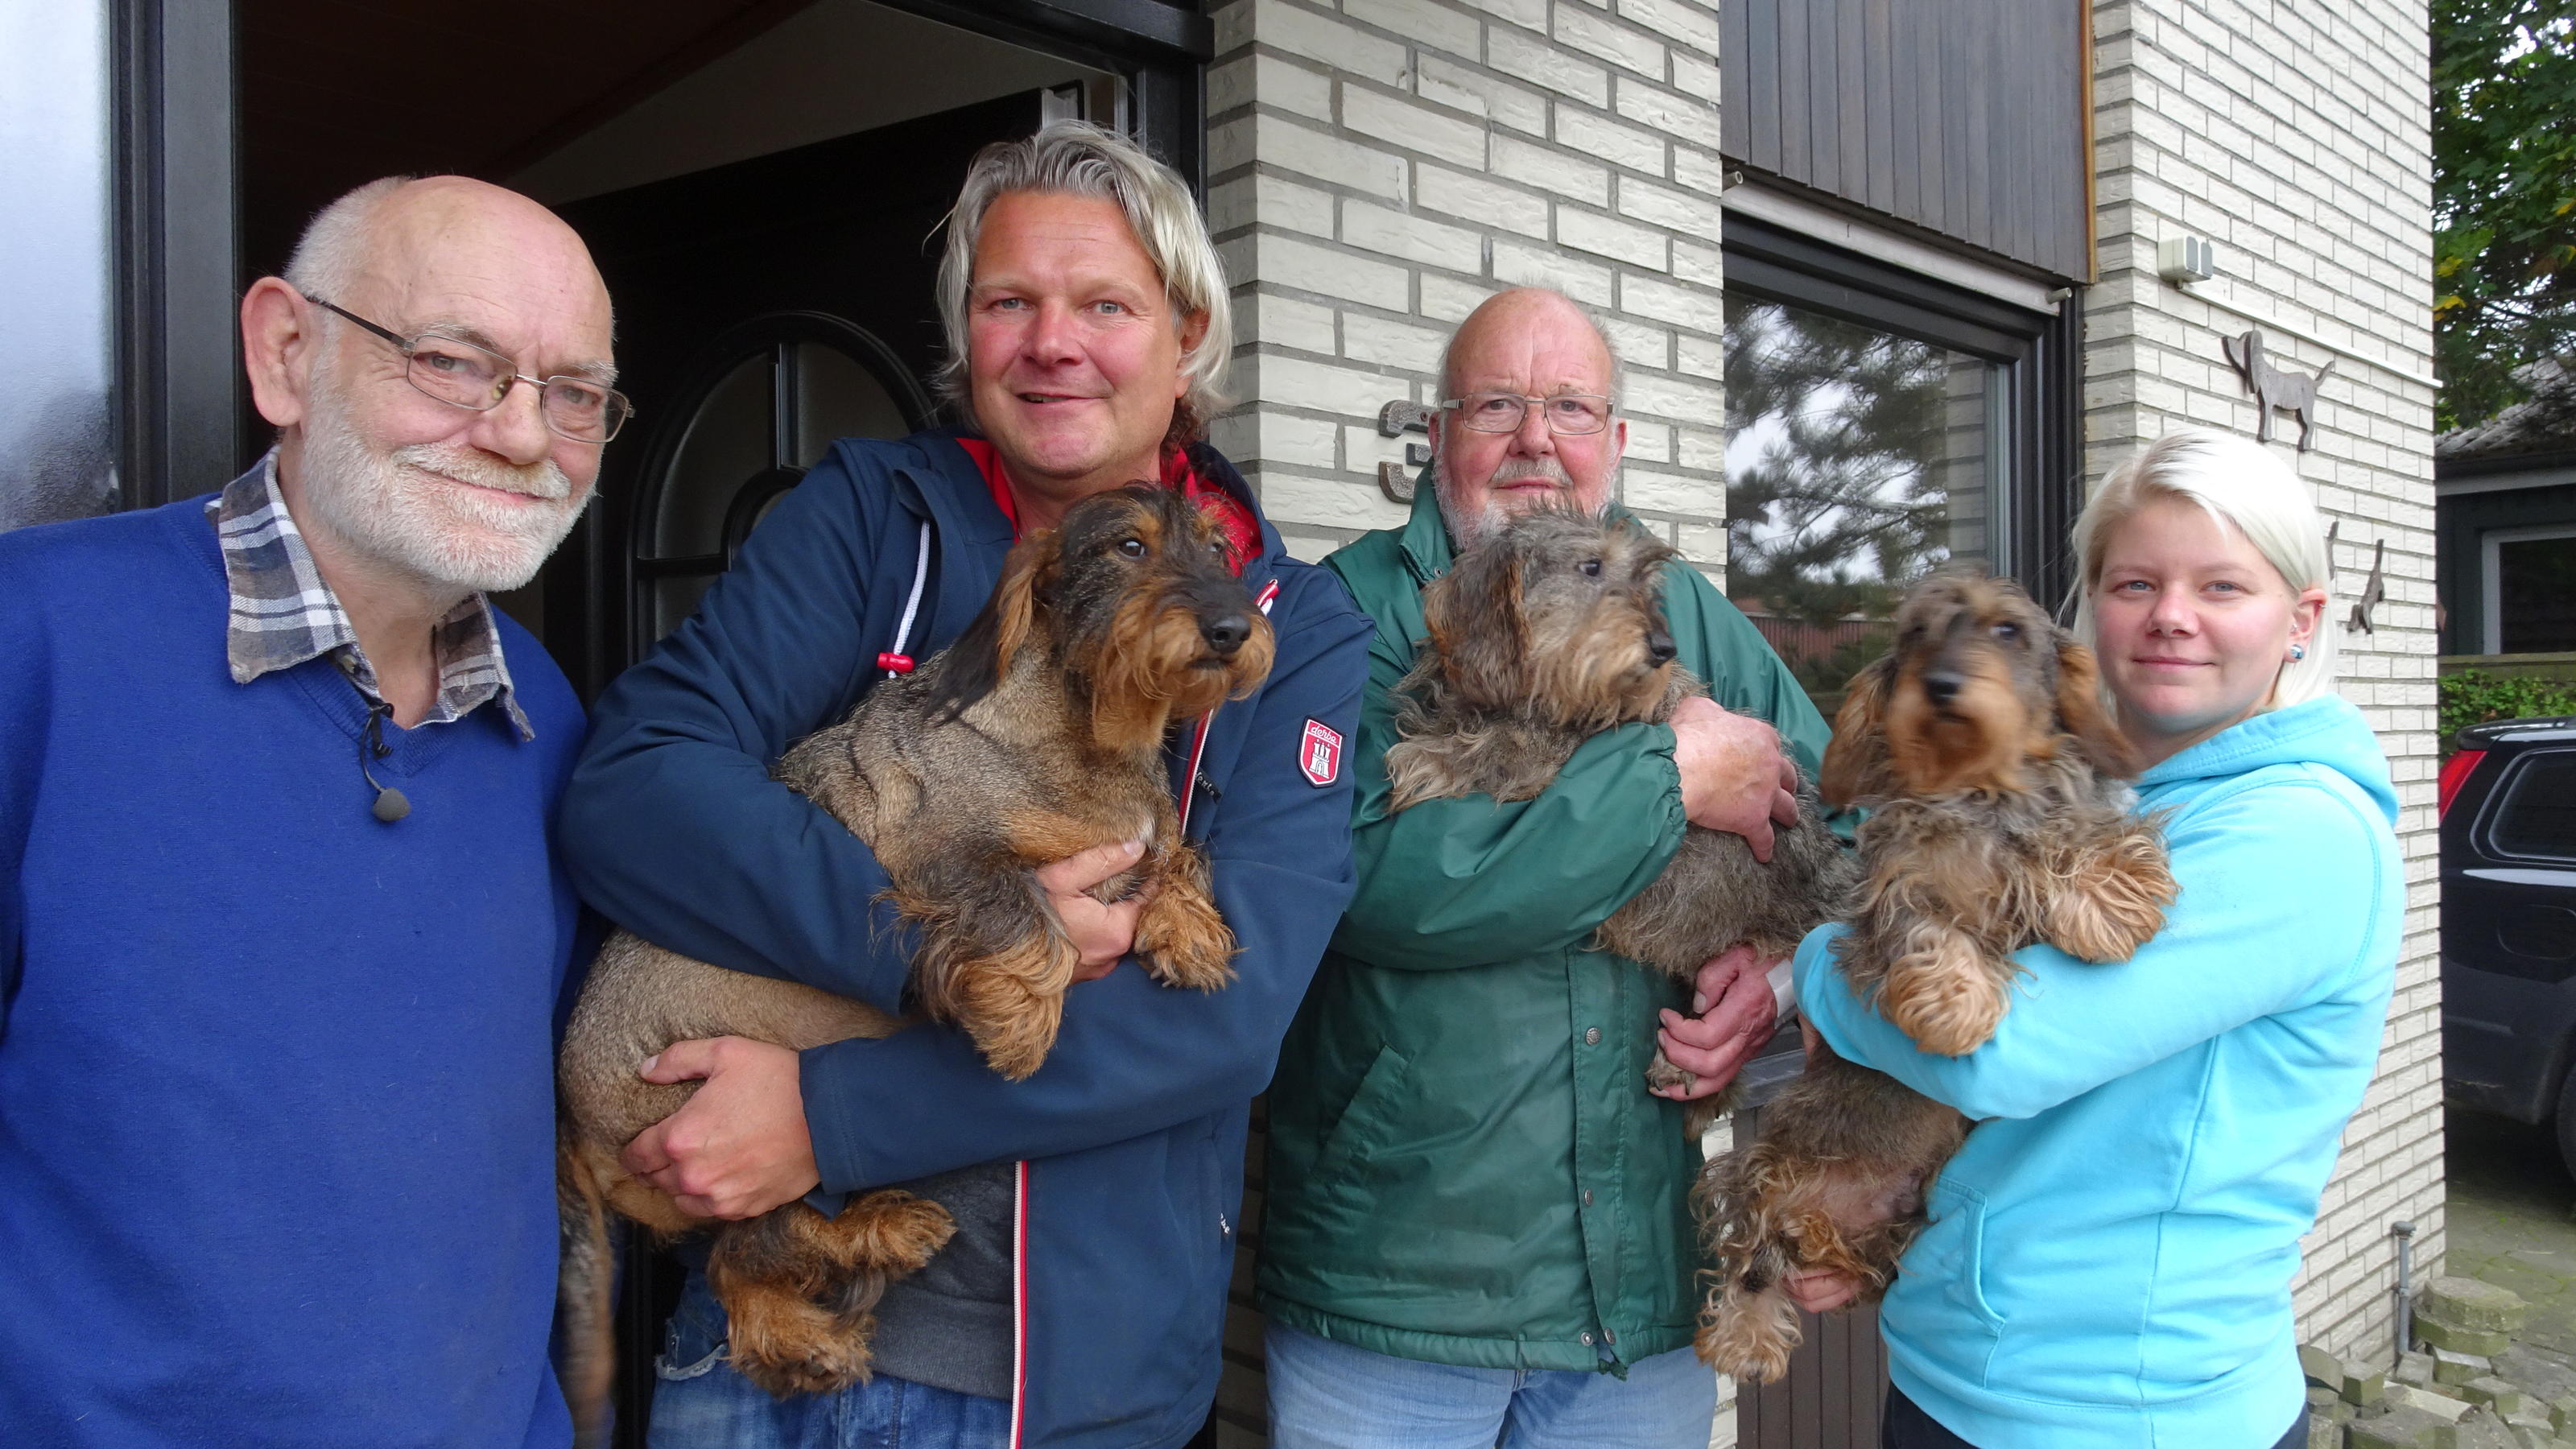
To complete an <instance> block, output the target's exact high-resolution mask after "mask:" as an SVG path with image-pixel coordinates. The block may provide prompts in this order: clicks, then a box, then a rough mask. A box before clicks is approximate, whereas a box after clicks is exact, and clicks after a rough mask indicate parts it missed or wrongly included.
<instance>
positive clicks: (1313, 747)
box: [1297, 719, 1342, 785]
mask: <svg viewBox="0 0 2576 1449" xmlns="http://www.w3.org/2000/svg"><path fill="white" fill-rule="evenodd" d="M1297 768H1298V769H1300V770H1302V771H1304V772H1305V774H1306V779H1307V781H1308V782H1309V783H1311V784H1316V785H1329V784H1331V783H1333V782H1334V781H1335V780H1338V779H1340V778H1341V777H1342V732H1341V731H1340V730H1337V729H1334V728H1333V727H1332V726H1331V725H1328V724H1326V723H1324V722H1323V721H1322V720H1319V719H1310V720H1308V721H1306V736H1305V738H1304V739H1301V740H1299V741H1298V742H1297Z"/></svg>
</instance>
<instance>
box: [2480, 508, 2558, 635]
mask: <svg viewBox="0 0 2576 1449" xmlns="http://www.w3.org/2000/svg"><path fill="white" fill-rule="evenodd" d="M2553 538H2576V521H2571V522H2567V523H2529V524H2518V525H2517V524H2507V525H2504V526H2502V527H2498V528H2481V529H2479V530H2478V592H2479V595H2480V598H2479V600H2478V603H2479V606H2480V607H2479V612H2480V613H2481V614H2482V615H2484V617H2483V618H2481V619H2480V620H2479V621H2478V628H2479V631H2480V635H2481V637H2480V638H2479V640H2478V642H2479V643H2480V644H2482V645H2483V646H2485V647H2484V648H2483V649H2481V650H2480V651H2479V652H2481V653H2484V654H2502V653H2504V652H2505V648H2504V549H2503V547H2502V546H2503V545H2505V544H2508V543H2543V542H2546V541H2548V540H2550V539H2553Z"/></svg>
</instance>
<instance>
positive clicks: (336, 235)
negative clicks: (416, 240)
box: [279, 176, 420, 305]
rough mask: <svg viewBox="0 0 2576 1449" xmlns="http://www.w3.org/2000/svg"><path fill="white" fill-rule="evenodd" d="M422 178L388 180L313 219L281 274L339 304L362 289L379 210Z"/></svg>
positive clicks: (305, 291)
mask: <svg viewBox="0 0 2576 1449" xmlns="http://www.w3.org/2000/svg"><path fill="white" fill-rule="evenodd" d="M419 179H420V178H418V177H416V176H387V177H385V178H383V179H382V180H379V181H370V182H368V183H367V184H366V185H364V186H361V187H359V188H358V189H357V190H355V191H352V192H350V193H349V194H347V195H346V196H343V197H341V198H340V199H339V200H337V201H334V202H332V203H331V204H330V205H329V206H326V207H324V208H322V209H321V210H320V211H317V212H315V213H314V214H313V219H312V220H311V221H309V222H306V223H305V224H304V235H302V236H300V237H298V238H296V240H295V254H294V255H293V256H290V257H288V258H287V259H286V270H285V271H284V272H282V273H280V274H279V275H281V276H283V277H285V278H286V281H287V284H288V285H289V286H292V287H293V288H295V290H297V291H299V292H302V293H303V294H304V295H305V296H307V297H321V298H323V299H325V300H327V301H332V302H339V301H340V300H341V299H342V298H343V297H345V296H346V295H347V294H348V293H349V292H350V290H351V289H353V288H354V287H356V285H357V282H358V277H359V274H360V273H362V272H364V271H365V270H366V267H367V251H368V248H369V246H370V245H371V244H372V242H373V240H374V237H373V233H374V230H375V219H376V208H377V207H379V206H381V205H383V204H384V201H385V198H387V197H389V196H391V195H393V194H394V193H395V192H396V191H399V190H401V189H402V188H403V187H405V186H407V185H409V184H411V183H412V182H414V181H417V180H419ZM344 305H345V304H344Z"/></svg>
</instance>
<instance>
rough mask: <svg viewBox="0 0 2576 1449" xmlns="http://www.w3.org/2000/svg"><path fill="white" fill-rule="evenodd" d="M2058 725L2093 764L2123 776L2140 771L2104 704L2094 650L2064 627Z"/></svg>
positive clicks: (2059, 638)
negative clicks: (2076, 638) (2080, 642)
mask: <svg viewBox="0 0 2576 1449" xmlns="http://www.w3.org/2000/svg"><path fill="white" fill-rule="evenodd" d="M2057 726H2058V728H2059V729H2061V730H2064V731H2065V732H2066V733H2067V734H2070V735H2073V736H2074V737H2075V744H2076V747H2077V748H2078V749H2080V750H2082V751H2083V752H2084V757H2085V758H2086V759H2087V760H2090V761H2091V762H2092V764H2093V768H2094V769H2095V770H2097V771H2099V772H2100V773H2102V774H2105V775H2116V776H2119V777H2121V778H2123V779H2125V778H2127V777H2129V776H2132V775H2135V774H2137V773H2138V757H2137V754H2136V752H2135V751H2133V750H2131V749H2130V748H2129V740H2128V737H2127V736H2126V735H2123V734H2121V733H2120V727H2119V726H2118V725H2117V724H2115V723H2113V722H2112V719H2111V716H2110V714H2109V712H2108V711H2106V710H2104V709H2103V708H2102V671H2101V667H2100V666H2099V665H2098V664H2096V663H2095V662H2094V659H2093V651H2092V650H2090V649H2087V648H2085V647H2084V646H2083V645H2081V644H2078V643H2076V642H2075V638H2074V636H2073V635H2071V634H2068V633H2067V632H2065V631H2064V630H2062V629H2061V630H2059V631H2058V634H2057Z"/></svg>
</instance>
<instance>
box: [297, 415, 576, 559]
mask: <svg viewBox="0 0 2576 1449" xmlns="http://www.w3.org/2000/svg"><path fill="white" fill-rule="evenodd" d="M424 469H425V470H428V471H430V472H435V473H443V474H446V475H447V476H449V477H452V478H459V479H463V480H464V481H466V482H468V483H473V484H476V485H479V486H481V487H485V488H498V489H503V490H506V491H508V492H512V493H520V494H525V495H527V496H528V497H531V498H539V499H544V500H547V503H548V505H549V506H546V507H540V508H528V507H524V506H514V505H511V504H507V503H502V502H499V501H497V500H494V499H486V498H479V497H476V496H475V495H474V494H472V493H471V492H468V491H466V490H463V489H459V488H456V487H454V486H452V485H450V484H447V483H444V482H441V481H438V480H436V479H430V478H424V477H422V476H421V473H420V470H424ZM303 474H304V476H303V478H302V479H301V480H300V481H301V483H302V485H303V496H304V503H305V506H306V507H307V508H309V509H311V510H312V512H313V513H314V515H315V517H316V519H317V521H319V522H320V523H321V524H322V525H323V526H324V527H326V528H328V529H330V530H331V532H333V533H334V534H337V535H338V536H339V537H340V538H341V539H342V540H343V541H344V542H346V543H347V544H348V545H349V546H350V547H351V548H353V549H355V550H356V551H357V552H359V553H361V554H363V555H365V556H366V557H368V558H371V559H374V560H375V561H377V562H378V563H381V564H384V565H386V566H388V567H390V568H395V569H399V570H401V571H402V572H404V573H407V574H410V575H412V576H413V577H416V578H419V579H421V580H424V581H426V582H428V583H431V584H434V585H439V586H441V587H444V588H450V589H460V590H463V591H465V592H467V593H473V592H477V591H481V592H486V593H496V592H499V591H501V590H505V589H515V588H518V587H519V586H520V585H522V584H525V583H527V582H528V581H529V580H530V579H533V578H535V577H536V576H537V570H538V569H539V568H540V567H542V566H543V565H544V564H545V561H546V556H547V555H549V554H551V553H553V552H554V551H555V546H556V545H557V544H560V543H562V542H563V539H564V535H565V534H566V533H569V532H570V531H571V530H572V526H573V524H574V523H576V522H578V521H579V520H580V518H581V510H582V508H583V507H584V505H586V504H588V503H589V501H590V496H589V493H590V490H588V489H583V490H581V491H580V492H578V493H576V492H575V491H574V489H573V486H572V480H571V479H570V478H567V477H566V476H564V471H563V470H562V469H561V468H559V467H557V466H555V462H554V460H553V459H551V458H547V459H544V460H541V461H539V462H536V463H530V464H526V465H524V466H522V465H517V464H512V463H506V462H503V461H501V460H500V459H497V458H495V457H493V456H491V455H490V454H488V453H484V452H482V451H480V450H479V449H474V448H466V447H458V446H453V445H450V444H446V443H413V444H409V445H407V446H404V447H400V448H396V449H394V450H392V451H391V452H390V453H378V452H377V451H376V450H375V448H374V447H373V445H371V444H369V443H368V442H367V440H366V439H364V438H362V437H360V436H359V435H358V432H357V430H356V429H355V428H353V427H352V426H350V423H349V408H348V403H347V398H346V394H344V393H343V392H342V391H341V390H340V388H339V387H338V386H337V384H336V380H335V379H331V378H329V377H326V376H325V375H324V369H323V367H321V366H320V365H317V366H316V367H315V368H314V373H313V379H312V410H311V412H310V413H309V414H308V415H307V416H306V418H305V420H304V455H303Z"/></svg>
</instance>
